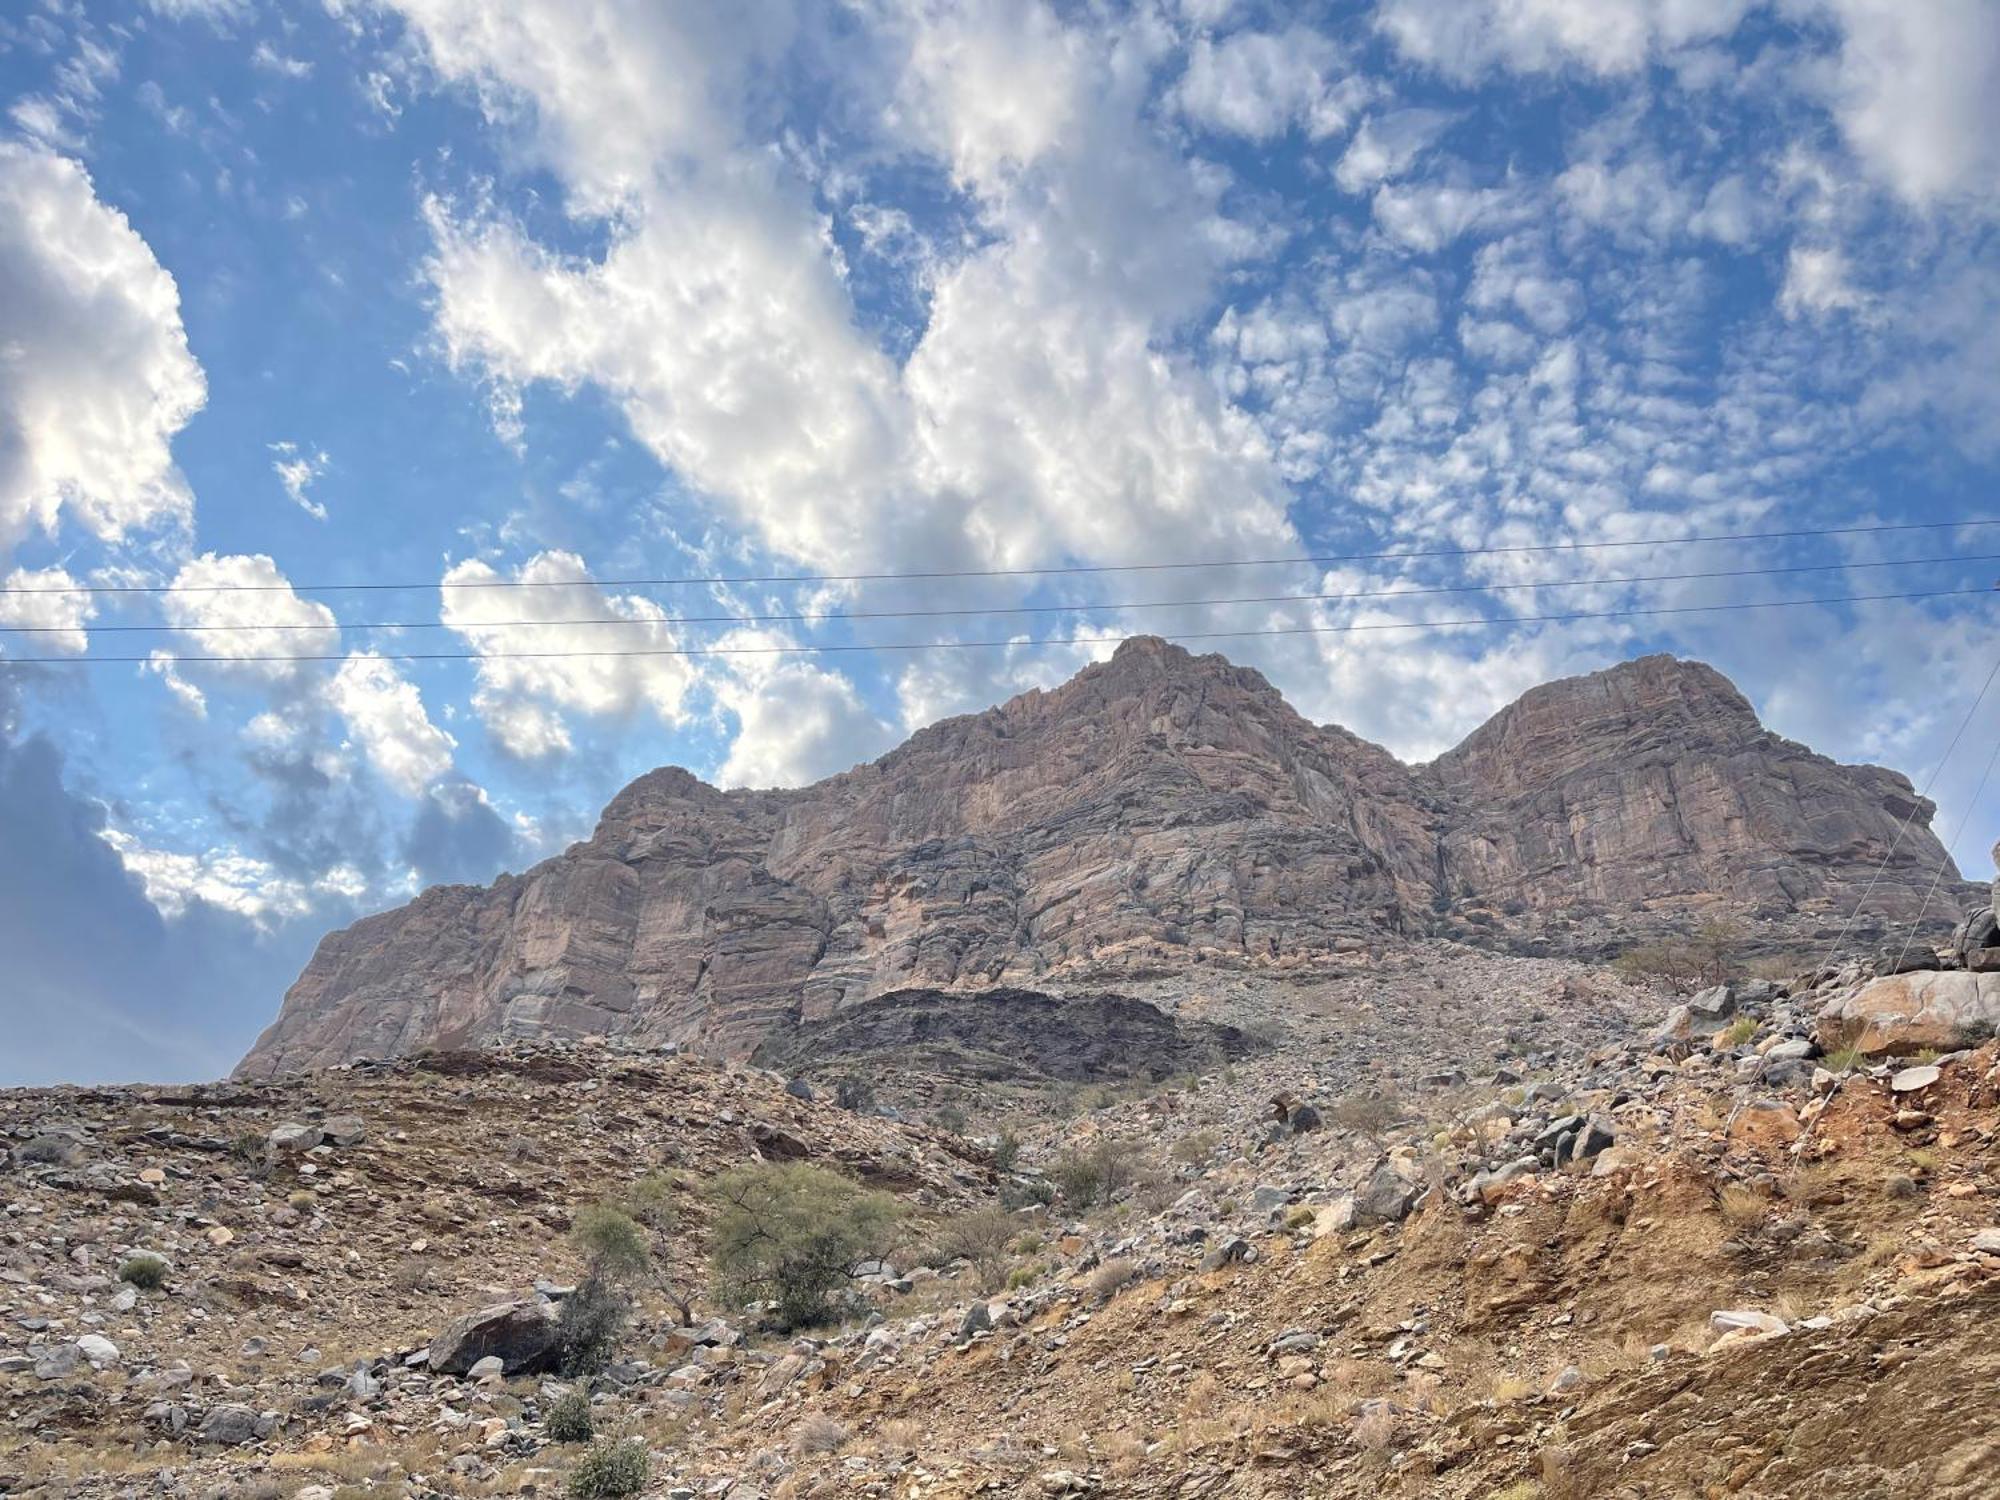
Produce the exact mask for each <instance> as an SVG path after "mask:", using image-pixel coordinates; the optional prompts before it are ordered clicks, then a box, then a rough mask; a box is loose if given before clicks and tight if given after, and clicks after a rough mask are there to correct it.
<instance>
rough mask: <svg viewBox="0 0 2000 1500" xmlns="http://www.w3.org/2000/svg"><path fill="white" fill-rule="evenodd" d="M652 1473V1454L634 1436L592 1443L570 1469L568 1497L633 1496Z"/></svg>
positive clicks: (602, 1498)
mask: <svg viewBox="0 0 2000 1500" xmlns="http://www.w3.org/2000/svg"><path fill="white" fill-rule="evenodd" d="M652 1473H653V1460H652V1456H651V1455H650V1454H649V1453H647V1452H646V1445H645V1444H644V1443H642V1442H639V1441H638V1440H637V1439H635V1438H627V1439H626V1440H625V1441H624V1442H621V1443H593V1444H592V1445H591V1447H590V1451H589V1452H587V1453H585V1454H584V1455H583V1457H582V1458H579V1459H578V1460H577V1461H576V1467H575V1468H574V1469H571V1470H570V1471H569V1493H570V1500H616V1497H617V1496H620V1495H636V1494H638V1493H639V1491H640V1490H642V1489H644V1488H645V1487H646V1481H647V1480H648V1479H650V1478H651V1477H652Z"/></svg>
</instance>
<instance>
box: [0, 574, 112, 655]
mask: <svg viewBox="0 0 2000 1500" xmlns="http://www.w3.org/2000/svg"><path fill="white" fill-rule="evenodd" d="M0 585H4V587H5V588H6V589H7V590H15V589H31V590H35V591H36V592H33V593H13V592H0V625H5V626H13V627H16V628H18V629H22V630H25V631H32V632H33V633H32V634H21V635H11V634H10V635H0V655H5V656H43V655H48V654H56V655H61V654H64V653H67V654H69V655H71V656H81V655H82V654H83V653H84V652H85V651H87V650H89V649H90V636H89V634H88V632H87V631H86V630H85V628H84V627H85V625H86V624H87V623H88V622H89V620H90V619H91V618H92V616H94V615H95V614H96V613H97V606H96V603H95V602H94V600H93V598H92V596H91V595H89V594H84V593H61V592H52V591H54V590H64V589H74V588H76V587H77V580H76V579H75V578H74V577H72V576H71V575H70V574H69V573H68V572H66V571H65V570H64V569H62V568H16V569H14V570H13V572H11V573H8V574H5V575H4V576H0Z"/></svg>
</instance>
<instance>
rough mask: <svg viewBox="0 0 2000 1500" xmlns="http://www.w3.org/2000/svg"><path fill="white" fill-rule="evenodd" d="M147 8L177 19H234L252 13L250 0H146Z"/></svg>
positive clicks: (157, 13) (239, 18)
mask: <svg viewBox="0 0 2000 1500" xmlns="http://www.w3.org/2000/svg"><path fill="white" fill-rule="evenodd" d="M146 8H147V9H148V10H150V11H152V12H153V13H154V14H155V15H161V16H166V17H168V18H169V19H170V20H175V21H183V20H187V19H189V18H191V17H199V18H201V19H203V20H208V21H234V20H241V19H242V18H244V17H246V16H248V15H249V14H250V0H146Z"/></svg>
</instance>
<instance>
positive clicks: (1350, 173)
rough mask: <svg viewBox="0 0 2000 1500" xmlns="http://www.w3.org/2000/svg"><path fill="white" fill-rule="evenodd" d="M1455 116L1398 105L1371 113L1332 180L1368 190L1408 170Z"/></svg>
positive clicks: (1353, 190)
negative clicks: (1387, 109) (1383, 111)
mask: <svg viewBox="0 0 2000 1500" xmlns="http://www.w3.org/2000/svg"><path fill="white" fill-rule="evenodd" d="M1453 119H1454V116H1452V115H1450V114H1447V113H1446V112H1444V111H1443V110H1436V109H1398V110H1391V111H1390V112H1389V113H1387V114H1383V115H1370V116H1368V118H1367V119H1365V120H1363V121H1362V122H1361V124H1360V125H1359V126H1358V127H1356V129H1355V132H1354V139H1353V140H1352V141H1350V142H1348V145H1347V150H1346V151H1345V152H1343V153H1342V154H1341V158H1340V162H1339V164H1338V165H1337V166H1336V167H1335V168H1334V169H1333V180H1334V181H1335V182H1337V183H1339V184H1340V186H1341V187H1342V188H1343V189H1344V190H1345V191H1347V192H1350V193H1365V192H1367V191H1368V190H1369V189H1370V188H1372V187H1374V186H1376V185H1377V184H1378V183H1382V182H1387V181H1388V180H1389V179H1390V178H1392V177H1400V176H1402V175H1403V174H1404V173H1405V172H1407V171H1408V170H1409V169H1410V167H1411V165H1412V164H1413V163H1415V161H1416V160H1417V158H1418V157H1419V156H1421V155H1423V153H1424V152H1425V151H1427V150H1429V149H1430V147H1431V146H1432V144H1433V143H1435V142H1436V141H1437V139H1438V137H1440V136H1442V135H1443V134H1444V133H1445V131H1446V130H1447V129H1449V128H1450V126H1451V123H1452V120H1453Z"/></svg>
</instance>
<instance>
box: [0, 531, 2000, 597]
mask: <svg viewBox="0 0 2000 1500" xmlns="http://www.w3.org/2000/svg"><path fill="white" fill-rule="evenodd" d="M1971 526H2000V518H1994V519H1991V520H1986V519H1977V520H1961V521H1902V522H1896V523H1893V524H1887V525H1877V526H1820V527H1801V528H1798V529H1796V530H1791V531H1730V532H1710V533H1706V534H1698V535H1695V536H1681V537H1640V538H1634V539H1631V540H1622V541H1595V542H1524V543H1519V544H1514V545H1507V546H1496V547H1432V548H1417V549H1406V550H1400V551H1390V552H1325V553H1311V554H1306V555H1301V556H1293V557H1252V558H1202V559H1200V560H1198V561H1193V562H1151V563H1069V564H1059V565H1052V566H1048V567H1037V568H942V569H932V570H927V571H917V572H901V573H764V574H733V575H732V574H717V575H713V576H709V577H685V578H498V579H493V580H490V581H482V582H479V583H468V582H446V581H444V580H442V579H425V580H423V581H421V582H417V583H200V584H176V583H116V584H112V583H104V584H68V585H40V584H36V585H21V586H14V587H0V594H276V593H295V594H328V593H356V592H392V591H395V590H409V589H544V588H576V587H579V586H594V587H597V588H678V587H682V586H699V585H722V584H741V583H883V582H890V581H893V580H898V579H906V580H913V581H920V580H925V579H953V578H1039V577H1054V576H1058V575H1068V574H1085V573H1088V574H1096V573H1162V572H1175V571H1188V570H1193V569H1200V568H1275V567H1291V566H1297V565H1301V564H1315V565H1317V564H1324V563H1342V562H1401V561H1405V560H1413V559H1422V558H1446V557H1498V556H1502V555H1507V554H1515V553H1526V552H1595V551H1602V550H1605V549H1607V548H1614V547H1681V546H1688V545H1692V544H1694V543H1698V542H1775V541H1795V540H1800V539H1804V538H1810V537H1832V536H1880V535H1884V534H1887V533H1890V532H1904V531H1947V530H1952V529H1956V528H1961V527H1971Z"/></svg>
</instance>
